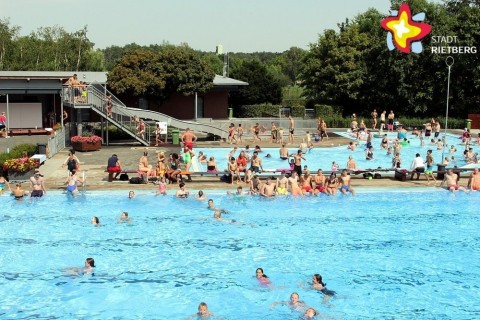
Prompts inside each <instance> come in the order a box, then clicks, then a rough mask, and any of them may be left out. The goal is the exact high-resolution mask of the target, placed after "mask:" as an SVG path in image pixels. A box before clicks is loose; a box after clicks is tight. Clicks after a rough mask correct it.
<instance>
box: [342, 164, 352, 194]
mask: <svg viewBox="0 0 480 320" xmlns="http://www.w3.org/2000/svg"><path fill="white" fill-rule="evenodd" d="M340 184H341V187H340V191H341V192H342V193H343V194H347V192H350V193H351V194H352V196H354V195H355V190H353V188H352V186H351V184H350V176H349V175H348V173H347V170H345V169H343V170H342V174H341V175H340Z"/></svg>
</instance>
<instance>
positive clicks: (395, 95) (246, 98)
mask: <svg viewBox="0 0 480 320" xmlns="http://www.w3.org/2000/svg"><path fill="white" fill-rule="evenodd" d="M401 2H402V1H401V0H391V8H392V10H397V9H398V8H399V6H400V4H401ZM406 2H407V3H408V4H409V5H410V8H411V10H412V13H413V14H416V13H419V12H425V14H426V19H425V22H426V23H428V24H430V25H431V26H432V32H431V33H430V34H429V35H428V36H427V37H426V38H425V39H423V40H422V43H423V47H424V50H423V52H422V53H420V54H403V53H400V52H397V51H389V50H388V49H387V45H386V36H387V33H386V31H384V30H383V29H382V28H381V27H380V21H381V20H382V19H384V18H385V17H386V16H387V15H388V14H387V13H380V12H378V11H377V10H375V9H368V10H366V11H365V12H363V13H361V14H359V15H357V16H356V17H353V18H352V19H346V20H345V21H344V22H341V23H339V24H338V25H337V29H328V30H324V31H323V32H321V33H320V34H319V37H318V39H317V40H316V41H315V42H313V43H311V44H310V47H309V49H308V50H304V49H301V48H298V47H291V48H290V49H289V50H286V51H285V52H281V53H275V52H254V53H229V54H228V69H225V66H224V61H225V60H226V59H225V56H224V55H217V54H215V53H213V52H202V51H198V50H194V49H192V48H190V47H189V46H188V45H187V44H181V45H178V46H175V45H171V44H169V43H168V42H164V43H161V44H152V45H149V46H141V45H138V44H135V43H131V44H127V45H125V46H110V47H107V48H105V49H96V50H95V49H94V43H93V42H92V41H90V39H89V38H88V36H89V34H88V30H87V27H86V26H85V27H84V28H82V29H81V30H78V31H75V32H71V33H69V32H67V31H65V30H64V29H63V28H62V27H58V26H54V27H41V28H39V29H38V30H37V31H35V32H32V33H31V34H30V35H28V36H21V35H20V28H19V27H18V26H12V25H11V24H10V22H9V20H8V19H3V20H0V70H42V71H50V70H69V71H70V70H72V71H75V70H76V71H81V70H84V71H108V72H109V86H110V87H111V88H112V89H113V91H115V92H118V93H127V92H128V93H130V94H134V95H138V96H146V97H147V98H149V99H157V100H158V101H159V102H160V103H161V101H162V100H164V99H167V98H168V96H169V95H170V94H171V93H172V92H179V93H182V94H185V95H189V94H193V93H194V92H198V93H202V92H205V91H206V90H208V89H209V88H210V87H211V84H210V82H211V80H212V79H213V76H214V75H215V74H220V75H221V74H222V73H223V72H224V71H227V72H228V76H229V77H232V78H235V79H238V80H242V81H246V82H248V83H249V86H248V87H242V88H241V89H240V90H239V91H236V92H233V93H231V95H230V101H229V103H230V104H231V106H233V107H234V108H238V107H240V106H242V105H253V104H261V103H271V104H284V105H290V106H299V105H301V106H306V107H307V108H312V109H314V108H316V106H317V107H318V106H319V105H329V106H332V108H333V110H334V111H335V112H336V113H337V114H343V115H348V114H351V113H357V114H360V115H362V114H363V115H364V116H367V115H369V114H370V112H371V111H372V110H373V109H377V111H378V110H383V109H393V110H395V111H396V113H397V114H399V115H403V116H411V117H426V116H434V117H437V116H440V115H442V114H444V111H445V104H446V95H447V92H446V90H447V83H446V81H447V67H446V65H445V58H446V56H447V55H445V54H433V53H432V51H431V47H432V46H438V43H434V42H433V41H432V37H434V36H457V38H458V39H459V41H458V43H456V44H451V45H459V46H471V47H478V46H479V43H480V41H479V40H480V0H444V2H443V3H434V2H429V1H427V0H408V1H406ZM478 49H480V48H478ZM450 55H451V56H453V57H454V59H455V64H454V65H453V66H452V73H451V94H450V114H451V115H452V116H457V117H465V116H466V114H467V113H475V112H476V113H478V112H480V61H479V60H480V54H478V53H477V54H450Z"/></svg>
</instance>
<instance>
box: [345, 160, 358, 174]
mask: <svg viewBox="0 0 480 320" xmlns="http://www.w3.org/2000/svg"><path fill="white" fill-rule="evenodd" d="M347 169H348V170H350V172H354V171H357V163H356V162H355V160H353V157H352V156H348V161H347Z"/></svg>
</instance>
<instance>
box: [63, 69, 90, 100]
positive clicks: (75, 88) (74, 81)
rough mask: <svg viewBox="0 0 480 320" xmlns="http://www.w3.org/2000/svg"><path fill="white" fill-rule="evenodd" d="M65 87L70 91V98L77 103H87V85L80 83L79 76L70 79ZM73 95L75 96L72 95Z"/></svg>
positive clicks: (75, 75)
mask: <svg viewBox="0 0 480 320" xmlns="http://www.w3.org/2000/svg"><path fill="white" fill-rule="evenodd" d="M65 85H67V86H68V88H69V89H70V96H71V99H72V100H73V101H72V102H75V103H87V85H88V84H87V83H86V82H83V81H80V80H79V79H78V76H77V74H74V75H73V76H71V77H70V78H68V80H67V82H65ZM72 93H73V94H72Z"/></svg>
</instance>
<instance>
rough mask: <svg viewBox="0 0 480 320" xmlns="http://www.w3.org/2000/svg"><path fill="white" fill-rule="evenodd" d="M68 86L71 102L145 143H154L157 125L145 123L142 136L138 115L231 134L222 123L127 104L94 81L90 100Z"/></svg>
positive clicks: (66, 95) (66, 99)
mask: <svg viewBox="0 0 480 320" xmlns="http://www.w3.org/2000/svg"><path fill="white" fill-rule="evenodd" d="M65 89H66V90H64V91H65V92H64V102H67V103H70V104H71V105H72V106H73V107H75V108H79V107H80V108H91V109H92V110H93V111H95V112H96V113H97V114H99V115H100V116H101V117H103V118H104V119H106V120H107V121H108V122H110V123H112V124H114V125H115V126H117V127H118V128H119V129H121V130H123V131H124V132H126V133H127V134H129V135H130V136H131V137H132V138H134V139H135V140H137V141H138V142H140V143H142V144H143V145H145V146H149V145H150V141H151V139H152V134H153V131H154V128H153V127H152V126H149V125H148V124H147V123H145V136H144V138H142V137H140V136H138V135H137V129H136V128H137V124H136V123H135V121H134V117H138V118H140V119H149V120H153V121H155V122H166V123H167V125H168V126H169V127H175V128H178V129H186V128H190V130H192V131H196V132H204V133H207V134H212V135H214V136H218V137H220V138H221V139H226V138H227V136H228V131H227V130H225V129H222V128H220V127H219V126H215V125H212V124H205V123H199V122H195V121H186V120H179V119H176V118H173V117H170V116H168V115H166V114H163V113H160V112H156V111H151V110H144V109H138V108H130V107H127V106H126V105H125V104H124V103H123V102H122V101H121V100H120V99H118V98H117V97H115V96H114V95H113V94H112V93H111V92H109V91H108V90H106V89H105V87H103V86H102V85H101V84H99V83H91V84H90V85H89V86H88V87H87V101H73V96H72V94H71V93H72V89H71V88H65ZM107 95H111V99H112V104H113V108H112V116H111V117H108V116H107V110H106V104H105V102H106V96H107Z"/></svg>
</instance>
